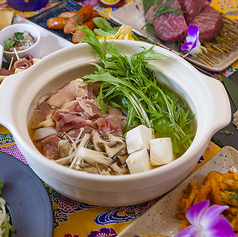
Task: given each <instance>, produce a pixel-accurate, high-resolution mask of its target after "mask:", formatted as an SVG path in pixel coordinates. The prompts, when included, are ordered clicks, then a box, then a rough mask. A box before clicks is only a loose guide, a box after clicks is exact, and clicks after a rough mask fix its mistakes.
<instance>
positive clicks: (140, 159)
mask: <svg viewBox="0 0 238 237" xmlns="http://www.w3.org/2000/svg"><path fill="white" fill-rule="evenodd" d="M126 163H127V166H128V169H129V171H130V173H131V174H136V173H141V172H145V171H147V170H150V169H151V164H150V158H149V154H148V151H147V149H146V148H144V149H142V150H139V151H136V152H133V153H131V154H130V155H129V156H128V158H127V159H126Z"/></svg>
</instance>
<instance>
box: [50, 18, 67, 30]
mask: <svg viewBox="0 0 238 237" xmlns="http://www.w3.org/2000/svg"><path fill="white" fill-rule="evenodd" d="M67 21H68V18H63V17H52V18H50V19H48V20H47V22H46V25H47V27H48V28H50V29H54V30H63V29H64V26H65V25H66V22H67Z"/></svg>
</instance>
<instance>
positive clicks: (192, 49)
mask: <svg viewBox="0 0 238 237" xmlns="http://www.w3.org/2000/svg"><path fill="white" fill-rule="evenodd" d="M181 49H182V50H189V52H188V53H186V54H185V55H184V56H183V57H186V56H188V55H189V54H198V53H202V50H205V51H206V48H205V47H203V46H202V45H201V43H200V41H199V27H198V26H195V25H192V24H190V25H189V26H188V30H187V36H186V43H184V44H183V45H182V46H181Z"/></svg>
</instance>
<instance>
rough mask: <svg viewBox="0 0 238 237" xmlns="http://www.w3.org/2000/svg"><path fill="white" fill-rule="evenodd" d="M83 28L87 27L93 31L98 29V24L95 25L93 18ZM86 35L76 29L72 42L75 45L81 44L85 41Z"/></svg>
mask: <svg viewBox="0 0 238 237" xmlns="http://www.w3.org/2000/svg"><path fill="white" fill-rule="evenodd" d="M82 26H84V27H87V28H88V29H90V30H93V29H94V28H95V27H96V24H95V23H94V21H93V18H90V19H89V20H88V21H86V22H85V23H84V24H83V25H82ZM84 35H85V34H84V33H83V31H81V30H79V29H76V30H75V31H74V34H73V36H72V42H73V43H74V44H78V43H80V42H81V41H82V40H83V39H84Z"/></svg>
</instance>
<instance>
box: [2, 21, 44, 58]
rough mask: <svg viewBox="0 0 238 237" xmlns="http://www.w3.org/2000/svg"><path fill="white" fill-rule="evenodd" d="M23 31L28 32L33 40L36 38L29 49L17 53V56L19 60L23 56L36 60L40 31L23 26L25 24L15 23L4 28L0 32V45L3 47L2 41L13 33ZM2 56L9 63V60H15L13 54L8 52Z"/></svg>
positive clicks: (30, 26)
mask: <svg viewBox="0 0 238 237" xmlns="http://www.w3.org/2000/svg"><path fill="white" fill-rule="evenodd" d="M23 31H28V32H29V33H30V34H31V36H32V37H33V38H36V39H37V40H36V42H35V43H34V45H32V46H31V47H30V48H28V49H25V50H21V51H17V54H18V56H19V57H20V58H21V57H23V56H25V55H28V54H30V55H32V56H33V57H35V58H37V57H39V56H40V55H39V52H40V50H39V47H40V46H39V45H40V39H41V34H40V31H39V30H38V29H37V28H36V27H34V26H33V25H29V24H25V23H17V24H13V25H10V26H7V27H5V28H4V29H2V30H1V31H0V45H2V46H4V43H3V42H4V41H5V40H7V39H9V38H11V39H12V37H13V35H14V33H15V32H23ZM3 56H4V58H5V59H6V60H7V61H8V62H10V61H11V58H12V57H13V58H14V61H15V60H16V54H15V52H8V51H5V50H4V51H3Z"/></svg>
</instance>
